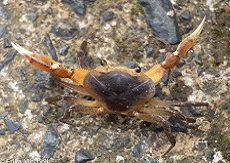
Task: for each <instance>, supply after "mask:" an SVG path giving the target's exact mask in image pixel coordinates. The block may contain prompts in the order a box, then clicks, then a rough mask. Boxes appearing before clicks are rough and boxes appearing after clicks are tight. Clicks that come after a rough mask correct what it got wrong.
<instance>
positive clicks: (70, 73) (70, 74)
mask: <svg viewBox="0 0 230 163" xmlns="http://www.w3.org/2000/svg"><path fill="white" fill-rule="evenodd" d="M11 44H12V46H13V47H14V49H16V50H17V51H18V52H19V53H20V54H22V55H23V56H24V57H25V58H26V59H27V60H28V61H29V62H30V64H32V65H33V66H35V67H37V68H39V69H41V70H43V71H46V72H50V73H53V74H55V75H57V76H58V77H60V78H69V79H71V80H73V81H74V82H75V83H77V84H79V85H83V81H84V78H85V76H86V75H87V74H88V72H89V70H85V69H82V68H76V69H69V68H66V67H65V66H64V65H62V64H60V63H58V62H56V61H54V60H53V59H52V58H51V57H49V56H47V55H44V54H36V53H33V52H31V51H29V50H26V49H24V48H23V47H21V46H20V45H18V44H16V43H13V42H11Z"/></svg>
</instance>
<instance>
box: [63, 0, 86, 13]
mask: <svg viewBox="0 0 230 163" xmlns="http://www.w3.org/2000/svg"><path fill="white" fill-rule="evenodd" d="M61 2H62V3H64V4H66V5H68V6H69V7H70V8H71V10H73V11H74V12H75V13H76V14H77V15H80V16H84V15H85V11H86V6H85V1H84V0H62V1H61Z"/></svg>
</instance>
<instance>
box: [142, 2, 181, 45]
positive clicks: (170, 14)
mask: <svg viewBox="0 0 230 163" xmlns="http://www.w3.org/2000/svg"><path fill="white" fill-rule="evenodd" d="M140 3H141V4H142V5H143V6H144V7H145V11H146V18H147V22H148V23H149V25H150V27H151V28H152V30H153V32H154V34H155V35H156V37H159V38H161V39H163V40H166V41H168V42H169V43H170V44H177V43H179V42H180V41H181V34H180V32H179V29H178V24H177V20H176V14H175V12H174V10H173V6H172V4H171V2H170V0H162V1H158V0H140Z"/></svg>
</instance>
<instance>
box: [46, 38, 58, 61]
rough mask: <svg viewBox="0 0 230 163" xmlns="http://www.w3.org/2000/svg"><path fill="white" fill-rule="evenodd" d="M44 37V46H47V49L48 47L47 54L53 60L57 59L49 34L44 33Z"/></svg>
mask: <svg viewBox="0 0 230 163" xmlns="http://www.w3.org/2000/svg"><path fill="white" fill-rule="evenodd" d="M44 37H45V44H46V46H47V47H48V49H49V54H50V56H51V58H52V59H53V60H55V61H58V57H57V54H56V51H55V48H54V46H53V43H52V41H51V39H50V35H49V34H48V33H46V34H45V35H44Z"/></svg>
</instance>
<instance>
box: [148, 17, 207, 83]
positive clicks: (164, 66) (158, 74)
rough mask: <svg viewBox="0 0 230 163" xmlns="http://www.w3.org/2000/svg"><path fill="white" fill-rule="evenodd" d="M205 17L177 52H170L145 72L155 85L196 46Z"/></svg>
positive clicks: (183, 41) (182, 42)
mask: <svg viewBox="0 0 230 163" xmlns="http://www.w3.org/2000/svg"><path fill="white" fill-rule="evenodd" d="M204 22H205V17H204V18H203V20H202V22H201V23H200V25H199V26H198V27H197V29H196V30H195V31H194V32H193V33H192V34H190V35H189V36H188V37H186V38H185V39H184V40H182V41H181V43H180V44H179V45H178V47H177V49H176V51H175V52H173V53H172V52H169V53H168V54H167V55H166V58H165V60H164V61H163V62H161V63H158V64H157V65H155V66H154V67H153V68H151V69H150V70H148V71H147V72H145V74H146V75H147V76H148V77H149V78H151V79H152V80H153V82H154V83H155V84H157V83H159V81H160V80H161V79H162V78H163V77H164V75H165V73H166V72H167V71H168V70H169V69H170V68H172V67H174V66H175V65H176V64H177V62H178V61H179V60H180V57H181V56H183V55H184V54H186V53H187V52H188V51H189V49H190V48H191V47H192V46H193V45H194V43H195V41H196V39H197V38H198V37H199V35H200V33H201V31H202V29H203V27H204Z"/></svg>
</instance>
